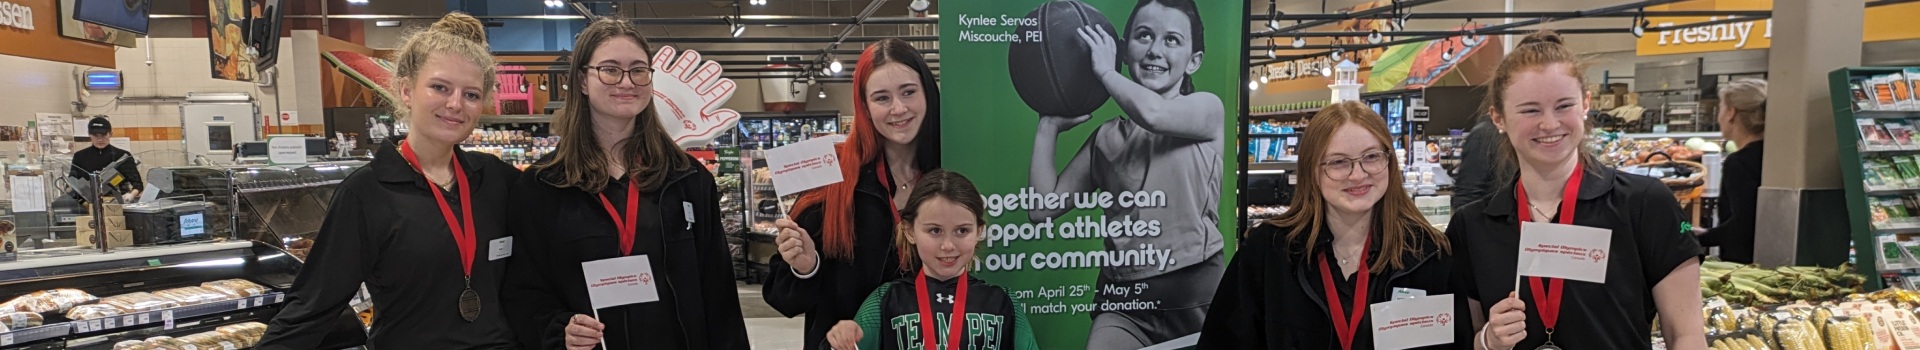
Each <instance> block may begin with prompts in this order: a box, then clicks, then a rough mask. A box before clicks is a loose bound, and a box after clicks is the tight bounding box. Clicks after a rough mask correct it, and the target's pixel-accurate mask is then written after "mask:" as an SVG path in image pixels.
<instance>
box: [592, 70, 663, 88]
mask: <svg viewBox="0 0 1920 350" xmlns="http://www.w3.org/2000/svg"><path fill="white" fill-rule="evenodd" d="M583 68H586V69H587V71H588V72H592V73H593V75H594V76H596V77H599V78H600V83H601V84H607V85H619V84H620V80H622V79H631V80H633V85H639V86H647V85H653V67H633V69H621V68H620V67H614V66H586V67H583Z"/></svg>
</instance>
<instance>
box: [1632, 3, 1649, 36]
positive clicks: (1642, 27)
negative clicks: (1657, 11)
mask: <svg viewBox="0 0 1920 350" xmlns="http://www.w3.org/2000/svg"><path fill="white" fill-rule="evenodd" d="M1630 25H1631V26H1633V28H1632V31H1633V37H1635V38H1638V37H1640V36H1642V35H1647V27H1649V26H1652V25H1653V22H1652V21H1648V20H1647V8H1645V7H1642V8H1640V12H1638V13H1635V14H1634V15H1633V24H1630Z"/></svg>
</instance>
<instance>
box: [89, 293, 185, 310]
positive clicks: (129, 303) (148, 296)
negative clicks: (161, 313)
mask: <svg viewBox="0 0 1920 350" xmlns="http://www.w3.org/2000/svg"><path fill="white" fill-rule="evenodd" d="M100 303H101V304H105V305H112V306H114V307H118V308H120V310H121V311H125V312H144V311H156V310H161V309H167V308H174V307H179V306H180V303H179V302H175V301H172V300H167V299H165V298H161V297H159V296H155V295H153V294H152V293H147V292H133V293H127V294H121V295H115V296H111V297H106V298H104V299H100Z"/></svg>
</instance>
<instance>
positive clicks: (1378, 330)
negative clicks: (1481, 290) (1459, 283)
mask: <svg viewBox="0 0 1920 350" xmlns="http://www.w3.org/2000/svg"><path fill="white" fill-rule="evenodd" d="M1371 308H1372V311H1373V314H1372V315H1373V347H1374V348H1376V349H1408V348H1417V347H1422V346H1431V345H1440V344H1452V343H1453V327H1454V326H1456V325H1455V324H1454V322H1460V320H1459V319H1456V318H1455V316H1454V314H1453V294H1443V295H1435V296H1427V297H1416V298H1413V299H1407V300H1395V301H1389V302H1384V303H1377V304H1373V305H1371Z"/></svg>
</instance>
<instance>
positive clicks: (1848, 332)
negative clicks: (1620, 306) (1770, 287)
mask: <svg viewBox="0 0 1920 350" xmlns="http://www.w3.org/2000/svg"><path fill="white" fill-rule="evenodd" d="M1842 300H1844V301H1825V302H1820V303H1817V304H1815V303H1810V302H1806V301H1801V302H1796V303H1792V304H1782V305H1777V306H1771V307H1766V308H1753V307H1739V306H1737V305H1730V304H1729V303H1728V302H1727V300H1724V299H1720V298H1709V299H1707V305H1708V306H1707V307H1706V308H1705V309H1704V310H1702V314H1703V315H1705V316H1706V320H1707V330H1706V331H1707V342H1708V346H1709V347H1710V348H1711V349H1715V350H1726V349H1737V350H1750V349H1768V350H1772V349H1783V350H1803V349H1804V350H1878V349H1916V348H1920V317H1915V315H1914V306H1915V305H1920V292H1914V291H1910V290H1904V289H1887V290H1882V291H1879V292H1874V293H1870V294H1852V295H1849V296H1847V297H1845V298H1844V299H1842ZM1656 327H1657V322H1656ZM1656 330H1657V328H1656ZM1661 343H1662V342H1661V340H1660V339H1657V338H1656V339H1655V345H1656V348H1663V347H1664V346H1659V345H1663V344H1661Z"/></svg>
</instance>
